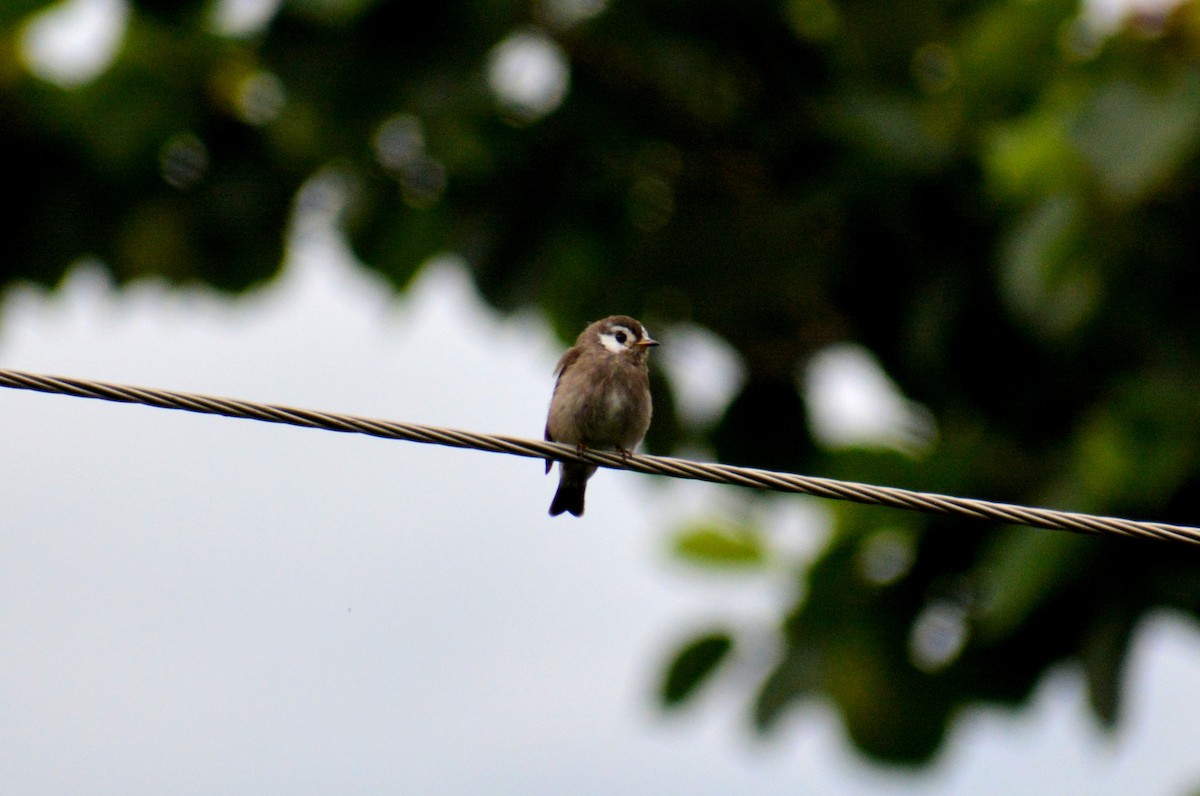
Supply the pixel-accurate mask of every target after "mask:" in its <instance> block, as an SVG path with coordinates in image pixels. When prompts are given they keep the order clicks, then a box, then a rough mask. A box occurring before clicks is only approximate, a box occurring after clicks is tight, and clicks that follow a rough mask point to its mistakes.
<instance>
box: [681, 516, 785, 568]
mask: <svg viewBox="0 0 1200 796" xmlns="http://www.w3.org/2000/svg"><path fill="white" fill-rule="evenodd" d="M674 549H675V555H677V556H678V557H679V558H681V559H683V560H685V561H689V562H691V563H695V564H701V565H704V566H715V567H758V566H761V565H762V564H763V563H764V562H765V561H766V557H767V556H766V550H765V549H764V548H763V543H762V539H761V538H760V536H759V535H758V533H757V532H756V531H753V530H750V529H748V528H724V527H717V526H714V525H699V526H693V527H691V528H685V529H683V530H682V531H680V532H679V534H678V535H677V536H676V537H675V544H674Z"/></svg>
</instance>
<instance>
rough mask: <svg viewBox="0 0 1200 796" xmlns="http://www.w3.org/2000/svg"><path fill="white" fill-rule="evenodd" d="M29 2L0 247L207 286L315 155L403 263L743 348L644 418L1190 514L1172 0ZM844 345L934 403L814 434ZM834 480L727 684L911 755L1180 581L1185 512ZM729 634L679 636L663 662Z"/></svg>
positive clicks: (922, 471) (723, 453)
mask: <svg viewBox="0 0 1200 796" xmlns="http://www.w3.org/2000/svg"><path fill="white" fill-rule="evenodd" d="M42 7H43V4H41V3H39V2H36V0H19V1H18V2H8V3H5V4H3V6H0V41H2V42H3V47H2V49H0V151H3V152H5V153H6V155H7V162H9V163H10V164H11V167H10V169H9V171H8V174H9V187H10V188H11V191H10V197H11V201H10V202H9V210H8V211H7V215H6V219H5V222H4V224H3V226H0V253H2V256H0V281H2V282H5V283H7V282H12V281H14V280H33V281H35V282H39V283H42V284H46V285H55V284H57V283H58V282H59V281H60V280H61V279H62V277H63V274H64V273H65V271H66V269H67V268H69V266H70V265H71V263H72V262H73V261H74V260H76V259H77V258H80V257H84V256H89V257H95V258H98V259H99V260H101V261H102V262H103V263H105V264H106V265H107V267H108V268H109V269H110V270H111V273H112V275H113V277H114V279H115V280H117V281H118V282H127V281H129V280H134V279H137V278H140V277H144V276H149V275H152V276H156V277H160V278H165V279H168V280H171V281H174V282H177V283H188V282H198V283H203V284H208V285H212V286H215V287H217V288H220V289H222V290H226V291H229V292H231V293H238V292H240V291H244V290H245V289H246V288H247V287H249V286H251V285H254V284H256V283H261V282H263V281H264V280H268V279H270V278H271V277H272V276H273V275H274V274H275V273H276V272H277V271H278V269H279V267H280V262H281V252H282V246H283V242H284V239H285V234H286V231H287V225H288V220H289V218H290V217H291V213H292V211H293V205H294V203H295V201H296V197H297V195H298V190H299V188H300V187H301V186H302V185H303V184H304V183H305V181H306V180H310V179H312V178H313V177H314V176H315V175H329V174H333V175H337V178H338V179H339V180H340V184H342V185H345V186H347V190H348V199H349V200H348V203H347V205H346V209H345V212H344V216H343V218H342V219H341V222H342V224H343V226H344V229H345V231H346V234H347V236H348V239H349V240H350V241H351V243H352V245H353V246H354V248H355V251H356V252H357V253H358V254H359V256H360V257H361V258H362V260H363V262H364V263H365V265H366V267H369V268H372V269H375V270H377V271H378V272H380V273H381V274H383V275H385V276H386V277H387V278H388V279H390V280H391V282H392V283H393V284H395V285H396V287H397V288H398V289H402V288H403V287H404V286H405V285H407V284H408V283H409V281H410V280H411V279H412V277H413V275H414V274H415V273H416V271H417V269H418V268H419V267H420V265H421V264H422V262H423V261H425V260H426V259H427V258H428V257H429V256H430V255H431V254H435V253H439V252H447V251H451V252H456V253H459V254H461V255H462V256H463V257H464V258H465V259H466V261H467V262H468V263H469V266H470V268H471V272H472V275H473V277H474V280H475V282H476V284H477V285H478V288H479V290H480V292H481V294H482V295H483V296H484V297H485V298H486V299H487V301H489V302H490V303H491V304H492V305H494V306H495V307H497V308H500V309H501V310H505V311H509V310H516V309H518V308H526V307H530V306H532V307H536V308H537V309H538V310H540V311H541V312H542V313H544V315H545V316H546V317H547V318H548V319H549V320H550V321H551V322H552V323H553V325H554V327H555V328H556V329H557V330H558V332H559V333H561V334H562V336H563V338H564V340H567V339H570V338H572V337H573V336H574V334H575V333H576V332H577V330H578V329H579V328H581V327H582V326H583V325H584V324H585V323H586V322H587V321H589V320H592V319H594V318H596V317H599V316H602V315H605V314H608V313H610V312H616V311H620V312H628V313H632V314H635V315H638V316H639V317H642V318H644V319H645V320H646V321H647V323H648V324H650V325H651V326H652V328H663V327H670V326H672V325H674V324H678V323H683V322H689V323H695V324H699V325H702V326H703V327H706V328H707V329H709V330H711V331H712V332H714V333H716V334H717V335H720V336H721V337H722V338H723V339H724V340H726V341H728V343H729V344H730V345H731V346H732V347H733V349H734V350H736V352H737V354H738V355H739V356H740V358H741V360H742V363H743V365H744V367H745V373H746V380H745V383H744V384H743V386H742V388H741V391H740V393H739V394H738V395H737V396H736V397H735V398H734V399H733V401H732V403H731V404H730V405H729V407H728V409H727V410H726V411H725V413H724V415H723V416H722V417H721V418H720V419H719V421H717V422H716V423H714V424H707V425H704V426H690V425H688V424H687V423H685V422H684V420H683V419H681V417H680V416H679V415H678V414H677V413H675V412H674V411H673V406H672V403H671V391H670V385H669V383H668V382H667V381H666V379H665V378H664V377H663V374H661V373H656V374H655V379H656V382H655V390H656V401H657V404H658V407H659V408H658V411H656V422H655V426H654V428H653V429H652V435H651V438H650V440H649V441H648V444H649V447H650V448H651V449H652V450H656V451H669V450H672V449H677V448H681V447H684V446H687V447H688V448H689V449H695V448H696V447H697V446H700V447H707V448H708V449H710V450H712V451H715V453H716V455H717V456H718V457H719V458H720V459H722V460H724V461H728V462H732V463H738V464H751V465H757V466H763V467H772V468H779V469H786V470H792V471H796V472H804V473H811V474H823V475H829V476H835V477H846V478H853V479H855V480H860V481H876V482H881V483H888V484H893V485H900V486H911V487H918V488H921V489H926V490H932V491H940V492H949V493H956V494H963V495H970V496H976V497H983V498H988V499H993V500H1008V501H1012V502H1018V503H1029V504H1035V505H1046V506H1057V507H1064V508H1070V509H1074V510H1079V511H1091V512H1098V513H1105V514H1117V515H1125V516H1134V517H1140V518H1153V519H1158V520H1162V521H1167V522H1176V523H1197V522H1200V400H1198V396H1200V320H1198V319H1197V313H1196V311H1195V307H1196V301H1197V298H1198V297H1200V270H1198V269H1197V266H1196V263H1198V262H1200V224H1197V223H1196V220H1197V218H1200V182H1198V180H1197V177H1198V176H1200V175H1198V167H1200V158H1198V150H1200V4H1197V3H1195V2H1190V3H1185V4H1184V5H1181V6H1179V7H1178V8H1177V9H1175V10H1174V11H1173V12H1172V13H1170V14H1167V15H1164V16H1161V17H1152V16H1141V17H1132V18H1129V19H1126V20H1124V22H1123V23H1121V24H1120V25H1119V26H1117V27H1116V29H1115V30H1114V31H1112V32H1111V35H1110V34H1109V33H1108V32H1106V31H1102V30H1099V29H1097V27H1096V25H1095V24H1094V22H1092V21H1089V20H1090V19H1091V18H1090V17H1088V15H1087V14H1086V13H1083V12H1081V10H1080V9H1079V8H1077V7H1076V5H1075V4H1074V3H1073V2H1069V0H1030V1H1029V2H1000V1H999V0H997V1H995V2H982V1H981V0H894V2H887V3H880V2H874V1H873V0H872V1H870V2H868V1H867V0H750V1H749V2H738V3H734V2H720V1H719V0H697V1H694V2H692V1H685V0H640V1H639V2H634V0H611V2H609V3H603V2H599V0H596V1H595V2H581V1H572V0H531V1H530V2H523V1H522V0H460V1H459V2H455V3H430V4H424V5H419V6H417V5H414V4H412V3H406V2H399V1H398V0H397V1H396V2H386V1H385V0H287V1H286V2H284V3H282V5H281V6H280V7H279V8H278V9H276V11H275V13H274V14H272V15H270V16H269V18H267V19H266V21H265V22H264V23H263V24H262V25H261V26H257V27H252V29H250V30H245V31H241V32H238V33H236V34H234V33H221V32H219V31H220V28H219V27H218V26H215V25H214V23H213V21H212V20H213V19H214V16H213V13H212V7H211V6H210V5H209V4H207V3H200V2H170V1H169V0H154V1H153V2H151V0H133V2H132V3H131V5H130V6H129V13H128V16H127V18H126V19H125V21H124V31H123V36H122V38H121V40H120V46H119V48H118V49H117V51H116V53H115V56H114V57H113V59H112V60H111V63H109V64H108V65H107V66H106V68H104V69H103V70H102V71H100V73H99V74H97V75H96V76H94V77H93V78H91V79H90V80H86V81H84V82H82V84H80V85H77V86H73V87H62V86H58V85H54V84H53V83H51V82H48V81H45V80H42V79H39V78H37V77H35V76H34V75H33V74H31V73H30V71H29V70H27V69H25V68H24V67H23V61H22V59H23V58H24V57H25V52H26V49H25V48H26V42H27V33H28V31H29V29H30V28H29V27H28V25H29V24H30V23H29V21H30V20H31V19H33V18H34V17H33V16H32V15H34V14H36V13H38V12H39V11H40V10H41V9H42ZM515 36H521V37H523V38H520V39H514V38H513V37H515ZM514 41H516V42H518V43H519V44H521V46H523V47H524V51H523V52H524V54H525V55H526V56H528V55H529V54H530V53H531V52H533V53H535V54H537V53H540V54H541V56H542V57H543V58H545V59H548V60H546V61H545V62H544V63H547V64H549V65H551V66H555V65H557V66H558V67H559V68H560V69H564V68H565V71H564V72H563V73H564V74H565V75H567V76H569V83H566V84H560V85H559V86H558V90H559V91H560V92H561V90H563V89H565V94H562V95H561V97H560V96H556V95H555V94H554V90H555V89H554V86H550V87H549V88H546V89H545V90H542V91H540V92H539V91H537V90H536V89H537V85H536V80H533V78H537V77H538V76H539V75H542V76H544V75H546V74H553V72H552V71H551V72H549V73H547V72H545V71H543V72H540V73H539V72H537V71H536V70H531V69H530V68H529V67H528V65H527V62H526V63H525V65H524V66H522V62H521V61H520V60H519V59H518V61H517V62H516V63H515V64H514V63H510V64H508V66H510V67H514V73H515V75H516V82H515V83H509V84H505V85H509V86H510V87H511V86H515V87H516V88H520V87H521V86H525V88H526V89H529V88H530V85H531V81H532V85H533V89H534V90H532V91H528V90H527V91H526V92H525V93H524V94H520V93H516V92H515V91H514V90H513V89H512V88H510V89H509V90H505V91H497V90H493V88H492V87H490V85H489V77H490V76H492V77H494V76H495V75H496V74H498V72H497V70H496V69H495V68H494V67H496V66H497V64H498V63H499V60H498V59H499V57H500V55H499V54H500V53H501V52H502V50H501V49H498V48H497V46H498V45H500V44H501V43H502V42H505V43H507V44H512V43H513V42H514ZM517 51H518V54H520V52H521V48H520V47H518V48H517ZM843 341H850V342H854V343H857V344H860V345H862V346H865V347H866V348H868V349H869V350H870V351H872V352H873V353H874V354H875V355H876V357H878V360H879V362H880V363H881V364H882V366H883V368H884V369H885V370H886V372H887V373H888V374H889V375H890V376H891V378H892V379H894V380H895V382H896V383H897V384H898V385H899V387H900V389H901V390H902V391H903V392H904V394H905V395H907V396H908V397H910V398H912V399H915V400H917V401H920V402H921V403H922V404H924V406H926V407H927V408H928V409H929V411H930V412H931V413H932V415H933V417H935V418H936V420H937V424H938V438H937V441H936V444H934V445H933V446H932V447H931V448H930V450H928V451H927V452H925V453H924V454H922V455H920V456H904V455H900V454H896V453H889V452H886V451H871V450H827V449H823V448H822V447H821V446H820V445H818V444H817V443H816V442H815V441H814V437H813V435H812V433H811V428H812V426H811V423H810V422H809V419H810V418H809V407H808V404H807V401H806V396H805V394H804V392H803V391H802V390H801V389H800V388H799V387H798V379H797V373H798V372H799V370H800V369H801V368H803V366H804V364H805V363H806V362H807V361H808V360H809V358H810V357H811V356H812V355H813V354H814V353H816V352H818V351H820V350H822V349H823V348H825V347H826V346H828V345H830V344H833V343H837V342H843ZM758 499H759V498H752V497H747V500H758ZM781 499H783V498H781ZM832 517H833V520H832V522H833V527H832V529H831V535H830V539H829V542H828V545H827V547H826V548H825V549H824V550H823V551H822V552H821V553H820V554H819V555H818V556H817V558H816V560H815V561H813V562H811V564H809V565H799V564H798V565H796V566H795V567H794V571H792V572H791V574H790V575H789V577H791V578H794V579H795V589H794V593H795V594H797V595H798V596H797V598H796V600H795V604H794V605H793V606H792V607H791V608H790V609H789V610H788V611H787V612H786V615H785V616H783V617H781V618H780V619H779V622H778V625H777V632H776V633H775V634H774V639H775V641H776V642H777V645H778V650H779V654H778V657H777V658H776V659H774V660H772V661H770V662H768V663H766V664H763V662H762V661H759V662H758V664H757V665H759V666H760V667H761V668H760V670H759V672H758V676H757V679H756V680H755V681H753V684H752V686H751V687H752V688H754V689H755V693H754V694H753V695H752V696H751V697H750V698H749V700H748V701H750V702H752V704H753V706H754V707H753V714H754V716H755V719H756V721H757V723H758V725H759V726H760V727H761V728H763V729H764V730H766V729H770V728H771V727H774V726H775V725H776V724H777V723H778V721H779V719H780V717H781V716H782V715H783V714H784V713H785V712H786V711H788V710H790V709H793V707H794V706H796V705H798V704H801V703H802V702H803V700H804V698H805V697H806V696H807V697H814V698H819V699H824V700H827V701H829V702H830V703H831V704H833V705H834V706H836V708H837V710H838V711H840V714H841V715H842V717H843V719H844V721H845V724H846V727H847V729H848V731H849V734H850V736H851V737H852V738H853V740H854V742H855V743H856V744H857V746H858V747H859V748H860V749H861V750H862V751H863V752H864V753H866V754H868V755H870V756H873V757H874V758H877V759H880V760H886V761H892V762H907V763H919V762H924V761H927V760H929V759H930V757H931V756H932V755H933V754H934V753H935V752H936V751H937V749H938V748H939V744H940V743H941V741H942V740H943V739H944V738H945V736H946V733H947V731H948V729H949V727H950V725H951V722H952V721H953V720H954V717H955V716H956V715H957V714H958V713H959V712H960V711H962V710H963V709H965V708H968V707H970V706H972V705H975V704H978V703H992V704H1001V705H1009V706H1017V705H1020V704H1022V703H1023V702H1024V701H1025V700H1026V699H1028V697H1029V695H1030V693H1031V692H1032V690H1033V689H1034V687H1035V686H1036V685H1037V683H1038V681H1039V679H1040V678H1042V677H1043V676H1044V675H1045V673H1046V672H1047V670H1048V669H1050V668H1052V667H1059V666H1061V665H1062V664H1072V665H1074V666H1075V667H1076V668H1077V669H1078V670H1079V671H1080V672H1081V673H1082V676H1083V677H1085V678H1086V682H1087V684H1088V687H1089V689H1090V694H1091V704H1092V706H1093V709H1094V711H1095V714H1096V716H1097V718H1098V719H1099V720H1100V721H1101V722H1102V723H1103V724H1104V725H1106V726H1112V725H1113V724H1115V723H1116V722H1117V721H1118V720H1119V717H1120V690H1121V683H1122V679H1123V664H1124V662H1125V660H1126V659H1127V657H1128V651H1129V642H1130V639H1131V637H1132V634H1133V632H1134V630H1135V628H1136V626H1137V624H1138V622H1139V621H1141V620H1142V618H1143V617H1145V616H1146V614H1147V612H1150V611H1152V610H1158V609H1162V608H1168V609H1172V610H1176V611H1179V612H1181V613H1183V614H1185V615H1190V616H1195V615H1196V613H1197V611H1198V610H1200V567H1197V566H1196V564H1197V558H1196V555H1195V553H1194V552H1193V551H1191V550H1188V549H1179V548H1175V547H1170V546H1168V545H1164V544H1152V543H1136V542H1118V541H1111V540H1097V539H1089V538H1083V537H1075V536H1070V535H1067V534H1058V533H1047V532H1043V531H1029V530H1024V529H1016V528H999V527H993V526H989V525H987V524H984V523H980V522H966V521H960V520H951V519H947V518H931V517H925V516H921V515H915V514H913V515H908V514H905V513H902V512H895V511H880V510H874V509H868V508H864V507H861V506H854V505H837V506H835V507H833V508H832ZM771 548H772V540H771V532H770V529H769V528H767V529H764V531H763V532H762V533H755V532H746V533H742V532H731V531H730V530H729V528H728V527H725V526H722V525H720V524H719V523H718V524H716V525H708V526H705V525H701V526H699V527H697V528H693V529H692V532H691V533H690V534H686V533H685V534H684V536H682V537H681V539H680V541H679V552H680V553H681V554H682V555H684V556H685V557H687V558H689V560H697V561H701V562H708V563H709V564H712V563H716V564H719V565H721V566H728V565H730V564H731V563H738V564H740V565H743V568H745V569H748V570H749V571H750V573H751V574H749V575H747V576H748V577H777V576H778V572H777V570H779V569H780V567H778V566H773V567H764V566H762V565H763V564H764V563H765V562H768V561H771V562H775V561H777V556H775V554H774V552H773V550H772V549H771ZM716 621H717V622H718V623H722V624H731V623H726V622H725V620H724V619H722V618H717V619H716ZM754 632H756V629H755V628H743V629H740V630H739V629H735V630H730V631H728V632H726V631H722V632H720V633H716V634H713V633H711V632H707V631H706V632H705V633H704V634H703V635H701V636H700V637H699V638H697V639H696V640H694V641H692V642H689V643H687V644H686V645H684V647H683V649H682V650H681V651H680V652H679V654H678V655H677V657H676V658H675V659H674V663H673V664H672V665H671V666H670V667H668V673H667V676H666V678H665V683H664V699H665V700H666V701H667V702H668V703H674V702H678V701H680V700H684V699H686V698H688V697H690V696H691V695H693V694H695V693H697V686H698V685H699V684H701V683H702V682H703V681H706V680H710V679H713V678H720V677H721V676H722V671H723V669H724V668H726V666H727V664H728V661H730V660H733V659H737V658H738V653H739V650H740V649H741V644H742V642H743V641H744V640H745V637H746V636H748V635H751V634H753V633H754ZM759 648H760V649H761V647H759ZM751 657H753V656H751ZM743 663H744V665H743V666H742V671H745V670H746V669H747V667H750V668H752V667H753V666H754V665H756V664H755V663H754V661H753V660H750V659H745V660H743ZM747 682H749V681H747V680H746V679H742V680H740V681H738V683H739V684H738V685H733V686H731V687H745V686H746V683H747Z"/></svg>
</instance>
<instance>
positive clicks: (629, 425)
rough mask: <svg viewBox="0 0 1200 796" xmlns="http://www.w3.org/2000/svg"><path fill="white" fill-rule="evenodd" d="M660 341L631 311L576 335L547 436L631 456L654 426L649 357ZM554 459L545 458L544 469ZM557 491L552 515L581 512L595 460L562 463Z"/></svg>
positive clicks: (561, 365) (561, 370)
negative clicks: (648, 366) (631, 314)
mask: <svg viewBox="0 0 1200 796" xmlns="http://www.w3.org/2000/svg"><path fill="white" fill-rule="evenodd" d="M657 345H658V341H657V340H655V339H654V338H653V337H651V336H650V334H649V333H648V332H647V331H646V327H645V326H643V325H642V324H641V323H640V322H638V321H636V320H634V319H633V318H631V317H629V316H628V315H612V316H610V317H608V318H604V319H603V320H599V321H596V322H594V323H592V324H590V325H588V327H587V328H586V329H584V330H583V331H582V332H580V334H579V337H578V338H577V339H576V340H575V345H573V346H572V347H571V348H569V349H568V350H567V352H566V353H565V354H563V355H562V358H561V359H559V360H558V365H557V366H556V367H555V369H554V372H555V373H556V374H557V376H558V379H557V381H556V382H555V383H554V394H553V396H552V397H551V398H550V411H549V413H548V415H547V417H546V439H547V440H548V441H550V442H562V443H566V444H568V445H574V446H575V447H576V449H577V450H578V451H580V452H583V451H584V450H587V449H589V448H590V449H594V450H615V451H617V452H619V453H620V454H621V455H622V456H628V455H629V454H630V453H632V452H633V449H634V448H636V447H637V445H638V443H640V442H641V441H642V438H643V437H645V436H646V431H647V430H648V429H649V428H650V415H651V413H652V411H653V407H652V405H651V399H650V377H649V374H648V372H647V370H646V359H647V356H648V354H649V352H650V349H651V348H653V347H654V346H657ZM551 464H552V462H551V460H550V459H547V460H546V472H547V473H549V472H550V466H551ZM559 470H560V473H559V479H558V491H557V492H555V493H554V500H553V501H552V502H551V503H550V516H551V517H557V516H558V515H559V514H562V513H563V512H564V511H565V512H567V513H568V514H572V515H574V516H576V517H579V516H582V515H583V499H584V493H585V491H586V490H587V481H588V479H589V478H591V477H592V475H593V474H594V473H595V472H596V466H595V465H592V464H584V463H582V462H567V461H564V462H560V463H559Z"/></svg>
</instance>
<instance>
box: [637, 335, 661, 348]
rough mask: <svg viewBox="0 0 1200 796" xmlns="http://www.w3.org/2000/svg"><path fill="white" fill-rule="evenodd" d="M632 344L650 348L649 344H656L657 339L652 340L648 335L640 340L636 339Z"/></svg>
mask: <svg viewBox="0 0 1200 796" xmlns="http://www.w3.org/2000/svg"><path fill="white" fill-rule="evenodd" d="M634 345H635V346H638V347H639V348H650V347H651V346H656V345H658V341H657V340H653V339H651V338H649V337H644V338H642V339H641V340H638V341H637V342H636V343H634Z"/></svg>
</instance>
